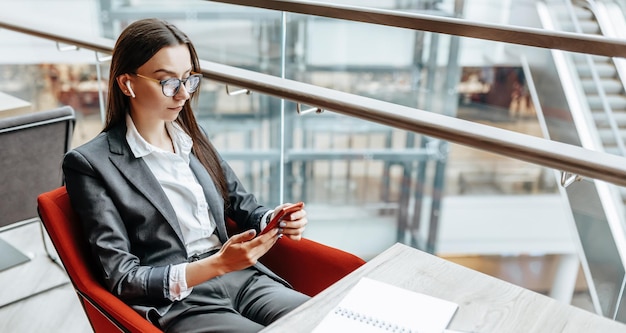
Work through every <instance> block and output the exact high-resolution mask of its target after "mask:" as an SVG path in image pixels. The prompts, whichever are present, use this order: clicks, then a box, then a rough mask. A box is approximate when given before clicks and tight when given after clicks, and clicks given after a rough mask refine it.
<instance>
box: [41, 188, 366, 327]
mask: <svg viewBox="0 0 626 333" xmlns="http://www.w3.org/2000/svg"><path fill="white" fill-rule="evenodd" d="M37 204H38V210H39V216H40V218H41V221H42V222H43V224H44V226H45V228H46V230H47V231H48V234H49V235H50V238H51V240H52V244H53V245H54V247H55V249H56V250H57V252H58V255H59V257H60V258H61V261H62V262H63V265H64V266H65V269H66V271H67V273H68V275H69V278H70V280H71V281H72V284H73V285H74V289H75V290H76V293H77V295H78V298H79V300H80V302H81V304H82V306H83V309H84V310H85V313H86V315H87V318H88V319H89V322H90V323H91V326H92V328H93V330H94V332H96V333H98V332H107V333H108V332H160V330H159V329H158V328H157V327H155V326H154V325H152V324H151V323H150V322H149V321H147V320H146V319H144V318H143V317H142V316H140V315H139V314H138V313H137V312H135V311H134V310H133V309H132V308H131V307H129V306H128V305H126V304H125V303H124V302H122V301H121V300H120V299H118V298H117V297H116V296H114V295H113V294H111V293H110V292H109V291H108V290H106V289H105V288H104V287H103V286H102V285H101V284H100V283H99V282H98V280H97V279H96V276H95V275H94V273H93V272H95V269H94V267H93V264H92V263H91V261H90V256H89V248H88V245H87V243H86V242H85V238H84V237H83V235H82V233H81V230H80V224H79V223H78V222H77V216H76V215H75V213H74V212H73V211H72V208H71V206H70V201H69V197H68V195H67V192H66V190H65V187H60V188H57V189H55V190H52V191H50V192H46V193H42V194H41V195H39V196H38V198H37ZM231 227H232V225H231ZM261 262H263V263H264V264H265V265H267V266H268V267H269V268H271V269H272V270H273V271H274V272H276V273H277V274H278V275H280V276H281V277H283V278H284V279H286V280H287V281H289V283H291V284H292V285H293V286H294V288H295V289H296V290H299V291H300V292H303V293H305V294H307V295H310V296H313V295H315V294H317V293H318V292H320V291H322V290H323V289H325V288H326V287H328V286H330V285H331V284H332V283H334V282H335V281H337V280H339V279H341V278H342V277H343V276H345V275H346V274H348V273H350V272H352V271H353V270H355V269H356V268H358V267H359V266H361V265H362V264H364V263H365V262H364V261H363V260H362V259H360V258H358V257H356V256H354V255H352V254H349V253H346V252H344V251H341V250H338V249H335V248H331V247H328V246H325V245H322V244H319V243H316V242H313V241H311V240H308V239H303V240H301V241H299V242H295V241H292V240H290V239H287V238H282V239H280V240H279V241H278V243H277V244H276V245H275V246H274V247H273V248H272V250H271V251H270V252H268V253H267V254H266V255H265V256H264V257H263V258H261Z"/></svg>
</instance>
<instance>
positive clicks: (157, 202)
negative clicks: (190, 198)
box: [108, 126, 185, 244]
mask: <svg viewBox="0 0 626 333" xmlns="http://www.w3.org/2000/svg"><path fill="white" fill-rule="evenodd" d="M125 136H126V126H118V127H115V128H113V129H111V130H110V131H109V136H108V137H109V149H110V152H111V155H110V156H109V159H110V160H111V162H112V163H113V164H114V165H115V166H116V167H117V168H118V170H119V171H120V172H121V173H122V174H123V175H124V177H126V179H127V180H128V182H129V183H131V184H132V185H133V186H135V188H137V190H138V191H139V192H140V193H141V194H142V195H143V196H145V197H146V198H147V199H148V200H149V201H150V202H151V203H152V205H153V206H154V207H155V208H156V209H157V210H158V211H159V212H160V213H161V215H163V217H164V218H165V220H167V222H168V223H169V224H170V226H172V229H174V232H175V233H176V235H177V236H178V239H179V240H180V242H181V244H185V243H184V240H183V233H182V231H181V230H180V225H179V224H178V219H177V217H176V212H175V211H174V208H173V207H172V205H171V204H170V201H169V199H168V198H167V195H165V192H163V189H162V188H161V185H159V182H158V180H157V179H156V178H155V177H154V175H153V174H152V172H151V171H150V168H148V165H146V163H145V162H144V161H143V159H141V158H135V156H133V154H132V152H131V151H130V149H129V148H128V146H127V143H126V139H125Z"/></svg>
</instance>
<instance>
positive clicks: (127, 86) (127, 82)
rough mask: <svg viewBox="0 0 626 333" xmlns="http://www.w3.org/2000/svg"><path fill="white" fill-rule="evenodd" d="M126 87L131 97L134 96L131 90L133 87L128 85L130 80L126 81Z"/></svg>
mask: <svg viewBox="0 0 626 333" xmlns="http://www.w3.org/2000/svg"><path fill="white" fill-rule="evenodd" d="M126 88H128V92H129V93H130V96H131V97H132V98H135V92H134V91H133V88H131V87H130V81H126Z"/></svg>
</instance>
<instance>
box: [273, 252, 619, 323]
mask: <svg viewBox="0 0 626 333" xmlns="http://www.w3.org/2000/svg"><path fill="white" fill-rule="evenodd" d="M294 269H297V267H294ZM361 277H369V278H371V279H374V280H379V281H382V282H386V283H390V284H392V285H396V286H399V287H402V288H405V289H409V290H413V291H416V292H420V293H423V294H428V295H431V296H434V297H438V298H441V299H446V300H449V301H452V302H455V303H457V304H458V305H459V308H458V310H457V312H456V314H455V315H454V317H453V318H452V321H451V322H450V325H449V326H448V328H449V329H451V330H458V331H461V332H479V333H487V332H497V333H508V332H523V333H531V332H546V333H554V332H585V333H588V332H602V333H609V332H621V333H623V332H626V325H624V324H622V323H619V322H616V321H613V320H610V319H607V318H604V317H601V316H599V315H596V314H594V313H591V312H589V311H586V310H582V309H580V308H576V307H574V306H571V305H569V304H565V303H560V302H558V301H556V300H554V299H552V298H550V297H548V296H544V295H542V294H539V293H536V292H533V291H530V290H528V289H524V288H521V287H519V286H516V285H513V284H511V283H508V282H505V281H502V280H499V279H496V278H494V277H491V276H488V275H486V274H483V273H480V272H477V271H474V270H471V269H469V268H466V267H463V266H461V265H458V264H455V263H452V262H449V261H446V260H444V259H441V258H439V257H436V256H433V255H430V254H427V253H425V252H422V251H419V250H416V249H414V248H411V247H408V246H406V245H402V244H395V245H393V246H392V247H390V248H389V249H388V250H386V251H385V252H383V253H382V254H380V255H378V256H377V257H375V258H374V259H372V260H371V261H369V262H368V263H367V264H365V265H364V266H362V267H360V268H359V269H357V270H356V271H354V272H353V273H351V274H350V275H348V276H346V277H345V278H343V279H341V280H340V281H338V282H337V283H335V284H334V285H333V286H331V287H330V288H328V289H326V290H324V291H323V292H321V293H320V294H319V295H317V296H315V297H314V298H312V299H311V300H310V301H309V302H306V303H304V304H303V305H301V306H300V307H298V308H297V309H295V310H294V311H292V312H291V313H289V314H288V315H287V316H285V317H283V318H281V319H280V320H278V321H276V322H275V323H273V324H272V325H270V326H268V327H267V328H266V329H265V330H263V332H290V333H291V332H310V331H311V330H312V329H313V328H314V327H315V326H316V325H317V324H318V323H319V322H320V321H321V320H322V318H323V317H324V316H325V315H326V314H327V313H328V312H329V311H330V310H331V309H332V308H333V307H335V306H336V305H337V304H338V303H339V301H340V300H341V299H342V298H343V296H344V295H345V294H346V293H347V292H348V291H349V290H350V288H351V287H352V286H353V285H354V284H355V283H356V282H357V281H358V280H359V279H360V278H361Z"/></svg>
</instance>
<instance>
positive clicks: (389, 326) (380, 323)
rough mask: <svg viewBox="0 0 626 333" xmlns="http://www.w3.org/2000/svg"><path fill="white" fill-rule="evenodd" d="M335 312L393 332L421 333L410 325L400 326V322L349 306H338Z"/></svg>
mask: <svg viewBox="0 0 626 333" xmlns="http://www.w3.org/2000/svg"><path fill="white" fill-rule="evenodd" d="M334 312H335V314H336V315H339V316H342V317H346V318H348V319H352V320H355V321H358V322H361V323H363V324H367V325H370V326H374V327H377V328H380V329H382V330H384V331H387V332H393V333H419V332H418V331H416V330H411V329H410V328H408V327H403V326H400V325H398V324H394V323H392V322H389V321H385V320H382V319H379V318H376V317H374V316H368V315H364V314H362V313H359V312H356V311H352V310H350V309H348V308H344V307H341V306H338V307H336V308H335V311H334Z"/></svg>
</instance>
